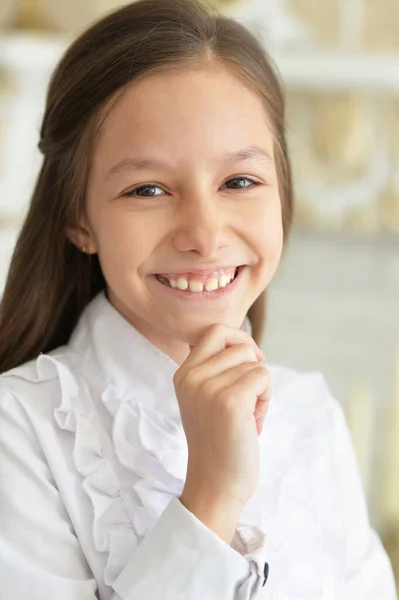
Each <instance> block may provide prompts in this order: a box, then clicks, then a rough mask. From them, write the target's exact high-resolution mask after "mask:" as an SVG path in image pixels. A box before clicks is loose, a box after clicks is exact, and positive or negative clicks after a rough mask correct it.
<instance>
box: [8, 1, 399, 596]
mask: <svg viewBox="0 0 399 600" xmlns="http://www.w3.org/2000/svg"><path fill="white" fill-rule="evenodd" d="M39 147H40V149H41V151H42V152H43V154H44V162H43V165H42V169H41V171H40V174H39V178H38V181H37V185H36V189H35V191H34V194H33V199H32V202H31V205H30V209H29V212H28V215H27V217H26V221H25V224H24V226H23V228H22V231H21V234H20V237H19V240H18V243H17V246H16V249H15V253H14V256H13V259H12V264H11V268H10V272H9V277H8V281H7V285H6V288H5V292H4V297H3V301H2V305H1V319H0V320H1V327H0V332H1V333H0V371H1V372H3V375H2V377H1V394H0V395H1V428H0V431H1V435H0V438H1V445H0V447H1V457H0V469H1V508H2V510H1V519H2V523H1V537H0V582H1V583H0V585H1V588H0V589H1V592H0V596H1V598H3V599H4V600H25V599H26V600H28V599H29V600H50V599H51V600H53V599H55V598H56V599H57V600H93V599H94V598H98V599H100V600H108V599H111V598H112V600H142V599H144V600H161V599H162V600H165V599H173V600H179V599H181V600H183V599H184V600H189V599H190V600H203V599H204V598H206V599H208V600H222V599H226V600H227V599H228V600H233V599H234V600H249V599H255V598H262V599H269V600H271V599H274V600H283V599H284V600H299V599H306V600H311V599H314V600H333V599H336V600H355V599H360V598H361V599H362V600H375V599H376V598H381V599H384V600H394V599H395V598H396V594H395V590H394V581H393V575H392V570H391V566H390V563H389V560H388V558H387V555H386V554H385V551H384V549H383V547H382V545H381V543H380V540H379V538H378V536H377V535H376V533H375V532H374V531H373V530H372V529H371V528H370V524H369V520H368V515H367V509H366V503H365V498H364V494H363V491H362V488H361V484H360V480H359V474H358V470H357V466H356V462H355V458H354V454H353V449H352V446H351V442H350V437H349V434H348V429H347V426H346V423H345V420H344V417H343V413H342V410H341V408H340V405H339V404H338V403H337V402H336V400H335V399H333V398H332V397H331V395H330V393H329V391H328V389H327V388H326V385H325V383H324V380H323V379H322V377H321V376H319V375H317V374H312V373H310V374H309V373H308V374H306V373H305V374H299V373H295V372H292V371H290V370H288V369H286V368H284V367H275V366H271V365H267V367H266V366H265V364H264V363H263V359H264V355H262V353H261V351H260V349H259V346H258V342H259V338H260V335H261V323H262V321H263V308H262V307H263V306H264V298H263V294H264V290H265V289H266V288H267V286H268V285H269V283H270V281H271V279H272V277H273V274H274V272H275V270H276V268H277V265H278V263H279V260H280V257H281V253H282V247H283V243H284V241H285V240H286V238H287V233H288V230H289V227H290V223H291V219H292V190H291V179H290V165H289V160H288V156H287V149H286V143H285V135H284V99H283V95H282V91H281V89H280V85H279V82H278V79H277V76H276V74H275V73H274V71H273V68H272V66H271V64H270V60H269V59H268V57H267V56H266V55H265V53H264V51H263V50H262V48H261V47H260V45H259V44H258V43H257V42H256V41H255V39H254V38H253V37H252V35H251V34H250V33H249V32H248V31H246V30H245V29H244V28H243V27H242V26H240V25H239V24H237V23H236V22H234V21H232V20H229V19H226V18H222V17H221V16H218V15H216V14H213V13H210V12H208V11H207V10H206V9H205V8H204V7H203V6H202V5H201V4H199V3H198V2H197V1H195V0H189V1H188V0H139V1H138V2H136V3H133V4H130V5H127V6H126V7H124V8H122V9H121V10H119V11H117V12H115V13H113V14H111V15H109V16H107V17H106V18H104V19H103V20H101V21H100V22H98V23H97V24H95V25H94V26H93V27H92V28H91V29H89V30H88V31H87V32H85V33H84V34H83V35H82V36H81V37H80V38H79V39H78V40H77V41H75V43H73V44H72V46H71V47H70V48H69V50H68V51H67V53H66V54H65V56H64V57H63V59H62V61H61V62H60V64H59V66H58V67H57V69H56V71H55V73H54V75H53V77H52V80H51V83H50V87H49V91H48V98H47V106H46V111H45V115H44V119H43V124H42V129H41V139H40V144H39ZM247 314H248V315H249V317H247ZM251 324H252V328H253V337H252V335H251ZM272 385H273V399H272V400H271V386H272ZM266 414H267V419H266V421H265V416H266ZM269 571H270V573H269Z"/></svg>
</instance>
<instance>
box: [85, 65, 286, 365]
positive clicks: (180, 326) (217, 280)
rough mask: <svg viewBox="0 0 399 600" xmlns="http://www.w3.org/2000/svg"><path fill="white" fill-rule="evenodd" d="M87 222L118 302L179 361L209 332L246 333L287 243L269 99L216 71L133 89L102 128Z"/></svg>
mask: <svg viewBox="0 0 399 600" xmlns="http://www.w3.org/2000/svg"><path fill="white" fill-rule="evenodd" d="M86 214H87V217H86V218H85V221H84V222H83V223H82V228H81V229H80V230H79V232H78V240H79V243H80V244H82V245H86V246H88V247H89V251H90V252H97V253H98V256H99V260H100V263H101V267H102V270H103V273H104V277H105V279H106V282H107V285H108V296H109V300H110V301H111V303H112V304H113V305H114V306H115V307H116V308H117V309H118V310H119V312H120V313H121V314H122V315H123V316H124V317H125V318H126V319H127V320H128V321H129V322H130V323H131V324H132V325H133V326H134V327H136V328H137V329H138V330H139V331H140V332H141V333H142V334H143V335H144V336H145V337H147V338H148V339H149V340H150V341H151V342H152V343H153V344H154V345H156V346H157V347H158V348H160V349H161V350H163V351H164V352H166V353H167V354H169V356H171V357H172V358H173V359H174V360H175V361H176V362H177V363H181V362H182V361H183V360H184V359H185V357H186V356H187V354H188V351H189V350H188V344H191V345H195V343H196V341H197V340H198V337H199V336H200V335H201V333H202V332H203V331H204V328H205V327H207V326H209V325H211V324H212V323H223V324H226V325H229V326H232V327H237V328H238V327H240V325H241V323H242V321H243V319H244V317H245V315H246V313H247V311H248V309H249V307H250V306H251V304H252V303H253V302H254V301H255V299H256V298H257V297H258V296H259V294H260V293H261V292H262V291H263V290H264V289H265V288H266V286H267V285H268V284H269V282H270V280H271V278H272V276H273V274H274V272H275V270H276V268H277V265H278V262H279V259H280V256H281V251H282V243H283V230H282V214H281V201H280V197H279V190H278V181H277V173H276V167H275V160H274V155H273V136H272V133H271V130H270V127H269V125H268V120H267V115H266V113H265V109H264V106H263V105H262V103H261V101H260V99H259V98H258V97H257V96H256V95H255V94H253V93H252V92H251V91H249V90H248V89H247V88H245V87H244V86H243V85H242V84H241V83H240V82H239V80H238V79H236V78H235V77H234V76H233V75H232V74H230V73H229V72H228V71H227V70H221V69H220V68H219V69H217V68H216V67H212V68H211V67H207V68H202V69H200V68H187V67H186V68H178V69H177V68H176V69H175V70H171V71H165V72H162V73H157V74H152V75H148V76H146V77H145V78H143V79H142V80H140V81H139V82H136V83H135V84H132V85H131V86H130V87H128V88H127V89H126V90H125V91H124V93H123V94H121V95H120V96H119V98H118V99H117V102H116V104H115V105H114V106H113V108H112V110H111V112H110V113H109V115H108V117H107V119H106V121H105V123H104V125H103V129H102V133H101V136H100V139H99V141H98V144H97V146H96V150H95V152H94V155H93V162H92V169H91V172H90V176H89V181H88V189H87V210H86ZM75 239H76V238H75ZM237 267H239V270H238V275H237V276H236V279H234V280H233V281H232V282H231V283H230V284H228V285H225V287H221V288H220V287H219V289H217V290H213V291H212V289H213V288H215V286H217V285H220V284H222V286H223V284H225V283H226V277H227V281H229V278H228V276H230V275H233V274H235V271H236V268H237ZM160 275H161V276H162V275H163V279H162V280H160V279H159V276H160ZM168 282H169V283H168ZM176 285H177V286H178V288H186V287H187V286H188V289H187V290H184V289H178V288H177V287H176ZM171 286H173V287H171ZM190 288H192V289H193V290H194V289H195V290H200V289H202V288H203V289H204V291H203V292H198V291H195V292H194V291H190ZM206 289H208V290H211V291H206Z"/></svg>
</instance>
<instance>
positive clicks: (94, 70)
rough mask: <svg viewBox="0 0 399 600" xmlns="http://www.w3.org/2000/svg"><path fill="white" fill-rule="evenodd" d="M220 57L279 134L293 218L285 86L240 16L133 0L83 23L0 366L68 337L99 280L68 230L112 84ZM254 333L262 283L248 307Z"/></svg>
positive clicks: (18, 253)
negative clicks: (261, 106)
mask: <svg viewBox="0 0 399 600" xmlns="http://www.w3.org/2000/svg"><path fill="white" fill-rule="evenodd" d="M209 61H213V62H215V61H216V62H218V63H219V64H223V65H224V66H225V67H226V68H229V69H230V70H231V71H233V72H234V73H235V75H236V76H238V77H240V78H241V79H242V81H244V83H245V84H246V85H247V86H248V87H250V88H251V89H252V90H253V91H254V92H255V93H257V94H258V96H259V97H260V98H261V100H262V101H263V103H264V106H265V110H266V111H267V114H268V116H269V120H270V124H271V127H272V129H273V133H274V139H275V153H276V162H277V169H278V175H279V186H280V195H281V200H282V214H283V228H284V237H285V239H286V237H287V234H288V230H289V228H290V224H291V221H292V188H291V171H290V163H289V159H288V155H287V148H286V142H285V130H284V127H285V125H284V95H283V91H282V88H281V84H280V81H279V77H278V75H277V74H276V72H275V70H274V67H273V65H272V63H271V60H270V58H269V57H268V56H267V54H266V52H265V51H264V49H263V48H262V46H261V45H260V43H258V41H257V40H256V39H255V37H254V36H253V35H252V34H251V33H250V32H249V31H247V30H246V29H245V28H244V27H243V26H242V25H240V24H238V23H237V22H235V21H234V20H232V19H229V18H226V17H223V16H222V15H220V14H219V13H217V12H216V11H214V10H212V9H208V8H206V7H205V6H204V5H203V4H201V2H200V1H199V0H138V1H137V2H133V3H131V4H128V5H126V6H124V7H123V8H121V9H119V10H117V11H115V12H113V13H111V14H109V15H107V16H106V17H104V18H103V19H101V20H100V21H98V22H97V23H95V24H94V25H93V26H92V27H91V28H90V29H88V30H87V31H86V32H84V33H83V34H82V35H81V36H80V37H79V38H78V39H77V40H76V41H75V42H74V43H73V44H72V45H71V46H70V47H69V49H68V50H67V51H66V53H65V55H64V56H63V58H62V60H61V61H60V63H59V64H58V66H57V68H56V69H55V71H54V73H53V75H52V78H51V81H50V85H49V89H48V94H47V102H46V109H45V114H44V118H43V123H42V127H41V132H40V134H41V135H40V142H39V148H40V150H41V151H42V153H43V155H44V160H43V164H42V167H41V170H40V173H39V175H38V179H37V183H36V187H35V189H34V192H33V197H32V200H31V203H30V207H29V211H28V214H27V216H26V219H25V222H24V224H23V226H22V229H21V232H20V235H19V238H18V241H17V244H16V247H15V250H14V254H13V257H12V261H11V266H10V270H9V273H8V278H7V282H6V286H5V290H4V294H3V298H2V302H1V305H0V372H3V371H7V370H8V369H11V368H13V367H15V366H18V365H20V364H22V363H24V362H26V361H28V360H30V359H32V358H34V357H36V356H37V355H38V354H39V353H40V352H49V351H50V350H52V349H54V348H56V347H57V346H60V345H63V344H65V343H67V341H68V339H69V337H70V335H71V333H72V331H73V329H74V327H75V325H76V323H77V321H78V319H79V317H80V315H81V313H82V311H83V309H84V308H85V306H86V305H87V304H88V303H89V302H90V300H91V299H92V298H93V297H94V296H95V295H96V294H98V292H100V291H101V290H102V289H105V287H106V282H105V280H104V277H103V274H102V271H101V267H100V264H99V261H98V258H97V255H94V256H88V255H86V254H84V253H83V252H81V251H80V250H79V249H78V248H77V247H76V246H75V245H74V244H73V243H72V242H71V241H70V240H69V239H68V238H67V235H66V230H67V228H68V227H74V226H76V224H77V223H78V219H79V217H80V216H81V214H82V211H83V210H84V203H85V190H86V180H87V174H88V171H89V167H90V155H91V152H92V148H93V144H94V143H95V140H96V134H97V133H98V132H99V130H100V128H101V119H100V116H101V118H104V108H105V107H107V105H108V104H109V101H110V100H112V97H113V95H115V93H116V92H117V91H118V90H122V89H123V88H124V87H125V86H127V85H129V84H130V83H132V82H134V81H135V80H137V78H138V77H143V76H145V75H146V74H147V73H149V72H153V71H155V70H157V69H165V68H172V67H174V66H177V65H181V64H184V63H190V62H191V63H199V62H202V63H207V62H209ZM249 316H250V319H251V321H252V326H253V334H254V337H255V339H257V340H259V338H260V336H261V333H262V326H263V323H264V316H265V292H263V293H262V294H261V296H260V297H259V298H258V299H257V300H256V302H255V303H254V304H253V306H252V307H251V309H250V311H249Z"/></svg>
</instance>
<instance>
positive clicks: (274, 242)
mask: <svg viewBox="0 0 399 600" xmlns="http://www.w3.org/2000/svg"><path fill="white" fill-rule="evenodd" d="M251 221H252V239H253V240H254V241H255V243H256V246H257V249H258V252H259V254H260V255H261V257H262V258H263V260H265V261H266V262H271V263H272V262H276V261H278V260H279V259H280V256H281V252H282V247H283V237H284V236H283V221H282V211H281V203H280V198H279V197H276V198H275V200H274V201H273V202H268V203H267V204H265V205H264V206H263V207H262V209H261V210H260V211H259V213H258V214H257V215H256V218H254V219H252V220H251Z"/></svg>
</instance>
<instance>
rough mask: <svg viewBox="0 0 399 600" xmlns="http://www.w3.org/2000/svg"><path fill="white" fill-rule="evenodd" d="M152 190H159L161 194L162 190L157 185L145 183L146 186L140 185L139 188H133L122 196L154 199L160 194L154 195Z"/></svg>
mask: <svg viewBox="0 0 399 600" xmlns="http://www.w3.org/2000/svg"><path fill="white" fill-rule="evenodd" d="M154 190H160V191H161V192H162V193H163V190H162V189H161V188H160V187H158V186H157V185H153V184H151V183H147V184H146V185H141V186H140V187H137V188H134V189H133V190H130V191H129V192H126V193H125V194H123V195H124V196H128V197H131V196H133V197H134V196H137V197H139V198H154V197H155V196H159V195H160V194H156V193H154Z"/></svg>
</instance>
